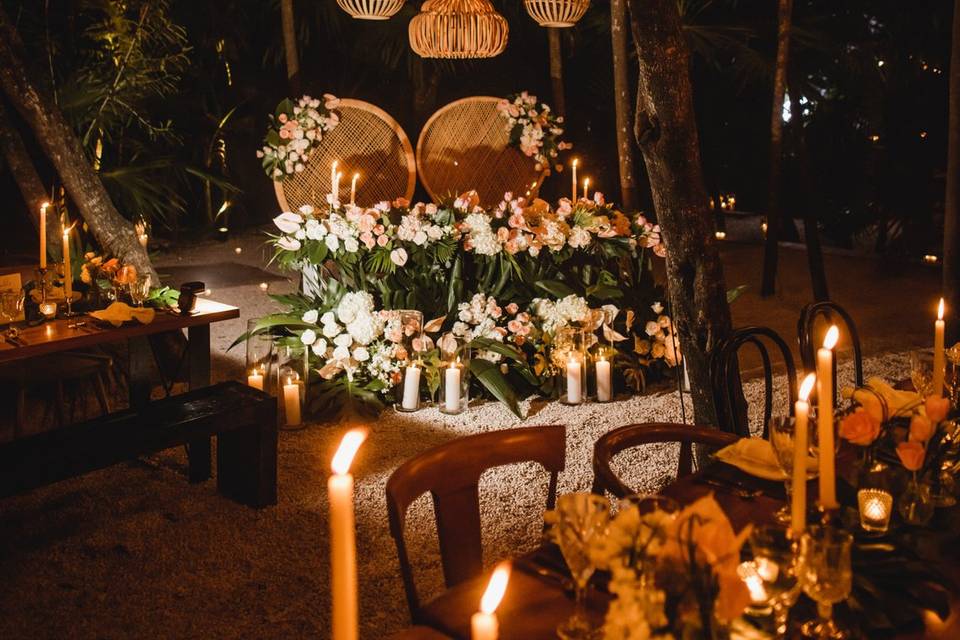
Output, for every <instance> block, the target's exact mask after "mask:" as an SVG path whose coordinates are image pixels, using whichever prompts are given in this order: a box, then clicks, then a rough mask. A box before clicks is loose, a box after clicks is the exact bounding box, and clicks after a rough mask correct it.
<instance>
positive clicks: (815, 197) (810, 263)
mask: <svg viewBox="0 0 960 640" xmlns="http://www.w3.org/2000/svg"><path fill="white" fill-rule="evenodd" d="M794 105H796V103H794ZM796 110H797V111H799V110H800V109H799V108H797V109H796ZM792 129H793V131H794V132H795V133H794V136H793V138H794V148H795V149H796V150H797V160H798V162H799V163H800V179H801V180H800V183H801V184H802V185H803V189H804V192H805V193H806V197H805V198H804V200H803V239H804V242H805V243H806V245H807V267H808V268H809V270H810V285H811V287H812V288H813V299H814V300H816V301H817V302H822V301H824V300H829V299H830V293H829V291H828V290H827V272H826V269H825V268H824V265H823V249H822V248H821V246H820V229H819V228H818V227H817V217H816V216H815V215H814V212H815V211H823V202H822V200H821V197H820V194H821V193H823V191H822V190H821V189H820V184H819V180H816V181H815V179H814V178H813V173H812V172H811V171H810V152H809V148H808V147H807V141H806V131H805V129H804V128H803V127H802V126H797V127H792Z"/></svg>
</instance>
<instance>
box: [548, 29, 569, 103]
mask: <svg viewBox="0 0 960 640" xmlns="http://www.w3.org/2000/svg"><path fill="white" fill-rule="evenodd" d="M547 42H548V44H549V46H550V86H551V87H552V88H553V104H552V105H550V106H551V108H552V109H553V110H554V112H555V113H559V114H560V115H562V116H566V115H567V101H566V99H565V98H564V95H563V57H562V55H563V54H562V51H561V49H560V30H559V29H556V28H554V27H547Z"/></svg>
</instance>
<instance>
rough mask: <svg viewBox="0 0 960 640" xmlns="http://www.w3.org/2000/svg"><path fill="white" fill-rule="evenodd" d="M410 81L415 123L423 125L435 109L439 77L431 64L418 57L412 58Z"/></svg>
mask: <svg viewBox="0 0 960 640" xmlns="http://www.w3.org/2000/svg"><path fill="white" fill-rule="evenodd" d="M410 80H411V81H412V82H413V95H412V96H411V98H412V100H413V113H414V115H415V116H416V117H417V122H418V123H419V124H423V123H424V122H426V121H427V118H429V117H430V114H432V113H433V112H434V111H436V109H437V91H438V90H439V88H440V76H439V75H438V74H437V70H436V69H435V68H434V66H433V63H432V62H429V61H427V60H424V59H423V58H421V57H420V56H414V57H413V58H412V68H411V73H410Z"/></svg>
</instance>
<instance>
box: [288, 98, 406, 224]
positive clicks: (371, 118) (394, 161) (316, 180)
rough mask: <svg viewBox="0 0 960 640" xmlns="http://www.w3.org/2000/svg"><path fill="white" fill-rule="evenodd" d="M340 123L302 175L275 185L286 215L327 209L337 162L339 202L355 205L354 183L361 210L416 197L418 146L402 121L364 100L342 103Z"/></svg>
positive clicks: (311, 158) (313, 156)
mask: <svg viewBox="0 0 960 640" xmlns="http://www.w3.org/2000/svg"><path fill="white" fill-rule="evenodd" d="M338 110H339V111H340V123H339V124H338V125H337V126H336V127H335V128H334V129H333V131H331V132H329V133H327V134H325V135H324V136H323V139H322V140H321V141H320V144H319V145H318V146H317V147H316V148H314V149H313V151H311V153H310V160H309V161H308V162H307V164H306V166H305V168H304V170H303V171H302V172H301V173H295V174H293V175H292V176H290V177H289V178H287V179H286V180H284V181H282V182H275V183H274V188H275V190H276V194H277V202H279V203H280V208H281V210H283V211H296V210H297V209H298V208H299V207H300V206H302V205H305V204H309V205H313V206H314V207H315V208H317V209H322V208H323V207H324V206H326V196H327V194H328V193H330V191H331V188H332V185H331V184H330V165H331V164H332V163H333V162H334V161H337V163H338V165H337V168H338V170H340V171H342V172H343V181H342V182H341V183H340V201H341V202H349V200H350V180H351V179H352V178H353V174H354V173H359V174H360V179H359V181H358V182H357V204H358V205H360V206H364V207H369V206H373V205H375V204H377V203H378V202H381V201H383V200H388V201H393V200H395V199H396V198H400V197H403V198H406V199H407V200H409V199H410V198H412V197H413V189H414V186H415V185H416V182H417V169H416V165H415V164H414V156H413V146H412V145H411V144H410V138H408V137H407V134H406V133H405V132H404V131H403V129H402V128H401V127H400V125H399V124H397V121H396V120H394V119H393V118H392V117H391V116H390V114H388V113H387V112H386V111H384V110H383V109H380V108H379V107H377V106H374V105H372V104H370V103H369V102H363V101H361V100H350V99H343V100H341V101H340V107H339V108H338Z"/></svg>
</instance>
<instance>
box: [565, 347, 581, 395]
mask: <svg viewBox="0 0 960 640" xmlns="http://www.w3.org/2000/svg"><path fill="white" fill-rule="evenodd" d="M580 372H581V366H580V361H579V360H576V359H575V358H570V359H569V360H567V402H569V403H570V404H579V403H580V401H581V399H582V396H583V389H582V386H581V374H580Z"/></svg>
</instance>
